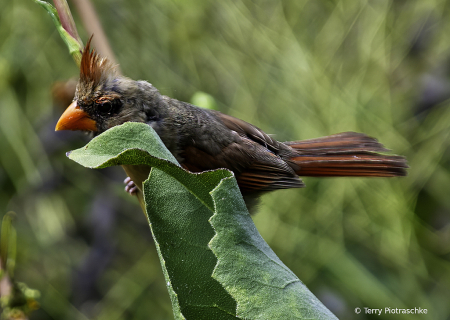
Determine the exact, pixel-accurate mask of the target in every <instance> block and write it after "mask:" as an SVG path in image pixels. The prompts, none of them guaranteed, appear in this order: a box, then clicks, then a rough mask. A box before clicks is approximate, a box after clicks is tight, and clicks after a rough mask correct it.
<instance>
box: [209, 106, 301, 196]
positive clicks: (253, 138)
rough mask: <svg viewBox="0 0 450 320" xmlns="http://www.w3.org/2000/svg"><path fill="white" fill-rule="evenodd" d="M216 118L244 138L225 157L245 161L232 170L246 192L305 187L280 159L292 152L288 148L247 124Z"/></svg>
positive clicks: (227, 149) (226, 117)
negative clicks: (282, 155) (240, 166)
mask: <svg viewBox="0 0 450 320" xmlns="http://www.w3.org/2000/svg"><path fill="white" fill-rule="evenodd" d="M217 117H218V118H219V119H220V120H221V121H222V123H223V124H224V125H225V126H226V127H227V128H228V129H230V130H233V131H235V132H237V133H238V134H239V136H240V137H241V141H240V143H238V144H235V145H230V146H229V147H228V148H226V149H225V150H224V152H223V156H224V157H229V159H236V154H241V157H242V158H243V159H240V161H242V163H243V164H244V165H243V166H242V168H237V170H233V171H234V172H235V174H236V179H237V181H238V184H239V187H240V188H241V191H242V192H243V193H250V192H255V191H271V190H277V189H288V188H301V187H304V184H303V182H302V181H301V179H300V178H299V177H298V175H297V174H296V173H295V172H294V170H293V169H292V168H291V167H290V166H289V164H287V163H286V162H285V161H284V160H283V159H282V158H281V156H280V155H281V154H285V153H291V151H290V150H291V149H290V148H289V147H286V146H285V145H283V144H282V143H280V142H278V141H276V140H275V139H272V138H271V137H270V136H269V135H267V134H266V133H264V132H263V131H262V130H261V129H259V128H257V127H255V126H253V125H251V124H250V123H248V122H245V121H243V120H240V119H237V118H234V117H231V116H228V115H225V114H222V113H217ZM238 158H239V156H238Z"/></svg>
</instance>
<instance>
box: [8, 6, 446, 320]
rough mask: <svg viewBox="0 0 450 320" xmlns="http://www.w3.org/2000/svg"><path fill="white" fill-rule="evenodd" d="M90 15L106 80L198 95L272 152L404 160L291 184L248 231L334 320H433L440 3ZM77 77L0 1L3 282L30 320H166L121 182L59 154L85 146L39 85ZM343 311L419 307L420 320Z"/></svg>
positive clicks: (441, 192) (46, 28) (23, 14)
mask: <svg viewBox="0 0 450 320" xmlns="http://www.w3.org/2000/svg"><path fill="white" fill-rule="evenodd" d="M69 4H70V3H69ZM94 5H95V7H96V9H97V12H98V14H99V17H100V21H101V23H102V25H103V27H104V29H105V32H106V34H107V37H108V39H109V41H110V43H111V46H112V48H113V51H114V53H115V54H116V56H117V59H118V61H119V62H120V65H121V69H122V72H123V73H124V74H125V75H127V76H129V77H131V78H133V79H145V80H148V81H149V82H151V83H152V84H153V85H155V86H156V87H157V88H159V89H160V91H161V92H162V93H163V94H166V95H169V96H171V97H174V98H177V99H180V100H184V101H191V99H192V97H193V96H194V94H196V93H198V92H206V93H207V94H209V95H211V96H212V97H214V98H215V100H216V104H217V109H219V110H220V111H222V112H225V113H228V114H230V115H233V116H236V117H239V118H242V119H244V120H246V121H249V122H251V123H254V124H255V125H257V126H259V127H260V128H261V129H263V130H264V131H266V132H268V133H274V134H276V137H277V138H278V139H279V140H282V141H283V140H297V139H307V138H313V137H318V136H323V135H328V134H332V133H337V132H343V131H358V132H364V133H366V134H368V135H371V136H374V137H377V138H378V139H379V140H380V141H381V142H383V143H384V144H385V145H386V146H387V147H388V148H390V149H392V150H394V151H395V153H397V154H403V155H405V156H406V157H407V158H408V160H409V164H410V166H411V169H410V171H409V176H408V177H406V178H401V179H349V178H347V179H346V178H341V179H320V180H319V179H314V178H306V179H304V180H305V182H306V184H307V188H305V189H303V190H286V191H278V192H274V193H272V194H270V195H267V196H265V197H264V198H263V204H262V205H261V208H260V210H259V213H258V214H257V215H255V216H254V217H253V218H254V221H255V223H256V225H257V227H258V229H259V230H260V232H261V234H262V236H263V237H264V239H265V240H266V241H267V242H268V243H269V245H270V246H271V247H272V248H273V249H274V250H275V252H276V253H277V254H278V255H279V257H280V258H281V260H283V261H284V262H285V263H286V265H287V266H288V267H289V268H291V269H292V271H294V272H295V273H296V274H297V276H298V277H299V278H300V279H302V281H303V282H304V283H305V284H306V285H307V286H308V287H309V288H310V289H311V290H312V292H313V293H314V294H316V296H317V297H318V298H319V299H321V300H322V301H323V302H324V303H325V304H326V305H327V307H328V308H330V310H331V311H333V312H334V313H335V314H336V315H337V316H338V317H339V318H342V319H372V318H380V319H389V318H392V317H395V318H396V319H397V318H398V319H402V318H405V319H411V318H413V319H416V318H417V319H422V318H424V319H425V318H428V319H449V318H450V304H449V303H448V301H449V297H450V272H449V271H450V261H449V257H450V256H449V253H450V196H449V187H450V162H449V160H450V154H449V151H448V150H449V148H448V147H449V144H450V139H449V134H450V125H449V124H450V109H449V107H448V102H447V98H448V97H449V93H450V82H449V65H448V61H449V54H450V44H449V43H450V42H449V41H448V34H449V32H450V22H449V19H448V18H447V17H448V15H449V14H450V12H449V11H450V8H449V5H448V3H447V1H439V0H437V1H431V2H427V1H425V2H424V1H401V0H396V1H394V0H392V1H388V0H380V1H375V0H368V1H353V0H352V1H350V0H341V1H330V0H317V1H307V0H300V1H298V0H286V1H265V0H260V1H250V0H231V1H221V2H218V1H206V0H195V1H194V0H192V1H178V0H152V1H144V0H137V1H125V0H109V1H106V0H99V1H94ZM75 20H76V22H77V25H78V28H79V31H80V34H81V37H82V39H84V41H86V40H87V39H88V37H89V36H90V35H89V34H88V33H87V32H86V31H85V30H84V29H83V27H82V24H81V21H80V19H79V17H78V16H77V15H76V14H75ZM77 75H78V70H77V67H76V65H75V63H73V61H72V60H71V57H70V55H69V54H68V52H67V49H66V47H65V45H64V43H63V42H62V40H61V39H60V37H59V35H58V33H57V32H56V30H55V28H54V26H53V23H52V21H51V19H50V17H48V15H47V13H46V12H45V11H44V10H43V9H42V8H40V7H39V6H38V5H36V4H35V3H34V2H33V1H31V0H14V1H2V2H1V3H0V188H1V192H0V208H1V210H2V211H3V213H6V212H8V211H11V210H12V211H14V212H15V213H16V219H15V222H14V225H15V227H16V229H17V234H18V243H17V250H18V256H17V266H16V278H17V279H18V280H19V281H23V282H25V283H26V284H27V285H28V286H29V287H31V288H35V289H38V290H39V291H40V292H41V298H40V300H39V301H40V303H41V309H40V310H39V311H36V312H35V313H33V314H32V316H31V319H108V320H110V319H170V318H171V317H172V311H171V306H170V301H169V297H168V294H167V291H166V288H165V284H164V279H163V276H162V273H161V270H160V265H159V260H158V258H157V255H156V251H155V247H154V245H153V242H152V239H151V234H150V231H149V228H148V225H147V222H146V219H145V217H144V215H143V214H142V213H141V212H140V208H139V206H138V203H137V200H136V199H134V198H131V197H129V196H127V195H126V194H125V192H123V185H122V182H121V181H122V180H123V178H124V177H125V174H124V173H123V172H122V169H121V168H110V169H105V170H87V169H85V168H83V167H81V166H79V165H77V164H76V163H74V162H72V161H70V160H69V159H67V158H66V157H65V152H66V151H68V150H71V149H74V148H78V147H81V146H83V145H84V144H85V142H86V141H87V140H88V138H87V137H86V136H84V135H83V134H81V133H76V132H56V133H55V132H54V131H53V130H54V126H55V124H56V121H57V119H58V117H59V115H60V114H61V113H62V111H63V110H64V108H65V107H66V106H67V105H66V103H63V102H62V101H63V100H64V99H62V98H61V96H60V93H61V92H64V90H63V91H61V89H62V88H63V87H61V84H60V85H59V86H58V85H57V86H56V87H55V83H57V82H63V83H65V82H66V81H67V80H68V79H70V78H74V79H76V77H77ZM69 87H70V85H69ZM52 88H54V91H53V92H54V93H53V94H52ZM55 88H56V89H55ZM58 97H59V98H58ZM356 307H360V308H363V307H369V308H385V307H392V308H414V307H421V308H427V309H428V316H427V317H422V316H409V317H402V316H400V315H397V316H388V315H382V316H380V317H378V316H369V315H365V314H364V311H363V312H362V314H359V315H356V314H355V313H354V308H356Z"/></svg>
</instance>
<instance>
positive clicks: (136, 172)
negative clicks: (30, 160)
mask: <svg viewBox="0 0 450 320" xmlns="http://www.w3.org/2000/svg"><path fill="white" fill-rule="evenodd" d="M91 39H92V38H91ZM127 121H133V122H143V123H146V124H148V125H149V126H151V127H152V128H153V129H154V130H155V131H156V133H157V134H158V135H159V136H160V138H161V140H162V141H163V142H164V144H165V145H166V147H167V148H168V149H169V151H170V152H171V153H172V154H173V155H174V156H175V158H176V159H177V160H178V162H179V163H180V165H181V166H182V167H183V168H185V169H186V170H189V171H191V172H201V171H205V170H213V169H218V168H227V169H229V170H231V171H233V172H234V174H235V177H236V180H237V183H238V185H239V188H240V190H241V192H242V194H243V196H244V199H245V200H246V203H247V206H248V207H249V209H251V208H252V207H254V204H255V201H256V199H257V198H258V197H259V196H260V195H261V194H263V193H265V192H267V191H272V190H278V189H288V188H301V187H303V186H304V184H303V182H302V180H301V179H300V178H299V176H314V177H335V176H346V177H396V176H405V175H406V168H407V167H408V166H407V164H406V160H405V158H404V157H401V156H396V155H383V154H380V153H378V152H386V151H388V150H387V149H385V148H384V147H383V145H381V144H380V143H379V142H378V141H377V140H376V139H374V138H371V137H368V136H366V135H364V134H361V133H355V132H344V133H338V134H334V135H331V136H327V137H322V138H317V139H311V140H304V141H290V142H279V141H277V140H275V139H274V138H272V137H271V136H269V135H267V134H266V133H264V132H263V131H262V130H261V129H259V128H257V127H255V126H254V125H252V124H250V123H247V122H245V121H243V120H240V119H237V118H234V117H231V116H228V115H225V114H223V113H220V112H218V111H213V110H206V109H202V108H199V107H196V106H193V105H191V104H189V103H186V102H182V101H178V100H176V99H172V98H170V97H167V96H164V95H161V94H160V93H159V91H158V90H157V89H156V88H155V87H154V86H153V85H151V84H150V83H148V82H146V81H134V80H131V79H129V78H126V77H124V76H121V75H119V74H117V72H116V71H115V69H114V66H113V65H112V63H111V62H109V61H108V60H107V59H106V58H101V57H100V56H99V55H98V54H97V53H96V52H95V51H94V50H92V51H91V50H90V40H89V42H88V43H87V45H86V47H85V49H84V50H83V53H82V59H81V66H80V79H79V82H78V85H77V88H76V93H75V97H74V100H73V102H72V104H71V105H70V106H69V107H68V108H67V110H66V111H65V112H64V113H63V115H62V116H61V118H60V119H59V121H58V123H57V125H56V130H57V131H58V130H82V131H90V132H92V133H93V135H94V136H95V135H98V134H100V133H102V132H104V131H105V130H108V129H109V128H112V127H114V126H117V125H120V124H123V123H125V122H127ZM124 169H125V171H126V172H127V174H128V175H129V177H130V178H127V179H126V180H125V182H126V183H127V187H126V190H127V191H129V192H130V193H134V192H136V191H137V190H136V188H137V189H139V190H141V187H142V182H143V181H144V180H145V179H147V177H148V174H149V170H150V168H149V167H145V166H124ZM141 191H142V190H141Z"/></svg>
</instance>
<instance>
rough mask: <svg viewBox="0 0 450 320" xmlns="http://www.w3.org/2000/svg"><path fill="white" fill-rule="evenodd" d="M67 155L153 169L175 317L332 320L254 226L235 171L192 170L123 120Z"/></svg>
mask: <svg viewBox="0 0 450 320" xmlns="http://www.w3.org/2000/svg"><path fill="white" fill-rule="evenodd" d="M69 157H70V158H71V159H72V160H74V161H76V162H78V163H80V164H81V165H83V166H86V167H89V168H104V167H108V166H112V165H138V164H139V165H143V164H144V165H148V166H151V167H152V170H151V173H150V176H149V178H148V179H147V180H146V181H145V182H144V186H143V193H144V199H145V206H146V211H147V212H146V213H147V216H148V220H149V224H150V228H151V230H152V234H153V237H154V240H155V243H156V246H157V249H158V253H159V257H160V259H161V266H162V269H163V273H164V276H165V277H166V283H167V287H168V290H169V294H170V296H171V299H172V305H173V310H174V314H175V318H177V319H183V318H185V319H336V317H335V316H334V315H333V314H332V313H331V312H330V311H329V310H328V309H326V308H325V307H324V306H323V305H322V303H321V302H320V301H319V300H318V299H317V298H316V297H315V296H314V295H313V294H312V293H311V292H310V291H309V290H308V289H307V288H306V286H305V285H304V284H303V283H302V282H301V281H300V280H299V279H298V278H297V277H296V276H295V275H294V274H293V273H292V272H291V271H290V270H289V269H288V268H287V267H286V266H285V265H284V264H283V263H282V262H281V261H280V260H279V259H278V257H277V256H276V255H275V253H274V252H273V251H272V250H271V249H270V248H269V246H268V245H267V244H266V243H265V241H264V240H263V239H262V237H261V236H260V235H259V233H258V231H257V230H256V228H255V226H254V224H253V221H252V219H251V218H250V216H249V214H248V212H247V209H246V206H245V203H244V201H243V199H242V196H241V194H240V191H239V188H238V186H237V183H236V180H235V179H234V177H233V174H232V173H231V172H230V171H228V170H215V171H208V172H203V173H199V174H196V173H190V172H187V171H185V170H184V169H183V168H181V167H180V166H179V164H178V163H177V161H176V160H175V158H174V157H173V155H172V154H171V153H170V152H169V151H168V150H167V149H166V148H165V146H164V144H163V143H162V141H161V140H160V139H159V137H158V135H157V134H156V133H155V132H154V131H153V129H152V128H151V127H149V126H147V125H145V124H141V123H126V124H124V125H121V126H117V127H114V128H112V129H110V130H108V131H106V132H105V133H103V134H101V135H99V136H97V137H96V138H94V139H93V140H92V141H91V142H90V143H88V144H87V145H86V146H85V147H83V148H80V149H77V150H75V151H73V152H71V153H70V154H69Z"/></svg>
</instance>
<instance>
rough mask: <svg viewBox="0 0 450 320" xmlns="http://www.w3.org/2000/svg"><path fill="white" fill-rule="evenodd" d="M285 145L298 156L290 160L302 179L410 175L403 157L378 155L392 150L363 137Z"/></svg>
mask: <svg viewBox="0 0 450 320" xmlns="http://www.w3.org/2000/svg"><path fill="white" fill-rule="evenodd" d="M285 144H287V145H288V146H290V147H291V148H293V149H295V150H296V151H297V152H298V153H299V155H298V156H295V157H293V158H291V159H290V160H289V161H290V162H291V163H293V164H295V165H294V166H293V167H295V168H298V169H297V170H296V173H297V174H298V175H299V176H315V177H337V176H350V177H351V176H359V177H396V176H405V175H406V174H407V172H406V168H408V165H407V164H406V159H405V158H404V157H401V156H395V155H384V154H379V153H377V152H386V151H389V150H388V149H385V148H384V147H383V145H382V144H380V143H379V142H378V141H377V140H376V139H374V138H371V137H368V136H366V135H365V134H362V133H356V132H343V133H338V134H334V135H331V136H327V137H323V138H318V139H311V140H303V141H290V142H285Z"/></svg>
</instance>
